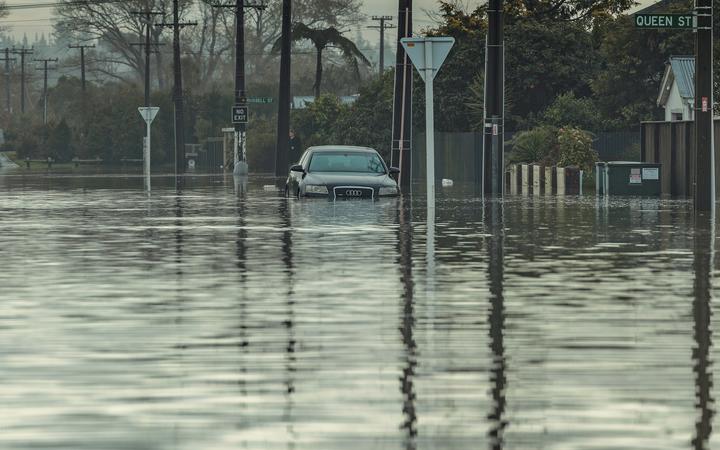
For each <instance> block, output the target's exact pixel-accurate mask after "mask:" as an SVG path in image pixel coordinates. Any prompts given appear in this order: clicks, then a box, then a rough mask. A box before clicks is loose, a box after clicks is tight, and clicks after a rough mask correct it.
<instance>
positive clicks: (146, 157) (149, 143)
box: [144, 112, 152, 193]
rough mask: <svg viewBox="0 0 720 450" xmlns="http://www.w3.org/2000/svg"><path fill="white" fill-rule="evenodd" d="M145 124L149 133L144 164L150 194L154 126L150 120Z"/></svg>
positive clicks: (146, 186)
mask: <svg viewBox="0 0 720 450" xmlns="http://www.w3.org/2000/svg"><path fill="white" fill-rule="evenodd" d="M146 114H149V112H146ZM145 124H146V127H147V132H146V137H145V155H144V156H145V164H144V167H145V190H146V191H147V192H148V193H150V187H151V186H150V155H151V153H150V149H151V145H152V144H151V143H152V141H151V140H150V129H151V127H152V124H151V123H150V121H148V120H146V121H145Z"/></svg>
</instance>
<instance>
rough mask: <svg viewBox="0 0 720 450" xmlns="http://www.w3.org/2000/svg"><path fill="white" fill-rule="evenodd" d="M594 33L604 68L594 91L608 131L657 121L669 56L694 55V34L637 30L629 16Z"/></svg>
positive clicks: (610, 22) (596, 81)
mask: <svg viewBox="0 0 720 450" xmlns="http://www.w3.org/2000/svg"><path fill="white" fill-rule="evenodd" d="M680 8H681V10H682V8H683V7H680ZM594 34H595V39H596V40H597V41H599V42H600V45H599V56H600V58H601V60H602V61H604V64H603V66H602V67H601V68H600V69H599V70H598V72H597V73H596V74H595V76H594V79H593V81H592V90H593V93H594V98H595V99H596V100H597V105H598V108H599V110H600V113H601V115H602V116H603V117H604V118H605V119H606V123H607V125H608V127H607V128H608V129H624V130H630V129H637V126H638V124H639V123H640V122H641V121H644V120H655V119H660V118H661V117H662V111H661V110H660V109H659V108H658V107H657V104H656V101H657V96H658V91H659V90H660V82H661V81H662V76H663V73H664V71H665V63H666V62H667V61H668V58H669V57H670V56H671V55H686V54H692V53H693V41H692V39H693V34H692V33H679V32H677V31H675V30H667V31H666V30H637V29H636V28H635V24H634V23H633V20H632V16H620V17H617V18H610V19H607V20H606V21H604V22H603V23H601V24H599V25H598V27H597V28H596V30H595V31H594Z"/></svg>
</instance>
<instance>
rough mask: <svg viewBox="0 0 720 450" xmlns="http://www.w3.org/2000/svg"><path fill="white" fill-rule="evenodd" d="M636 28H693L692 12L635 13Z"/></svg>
mask: <svg viewBox="0 0 720 450" xmlns="http://www.w3.org/2000/svg"><path fill="white" fill-rule="evenodd" d="M635 27H636V28H682V29H688V30H691V29H693V28H695V16H694V15H693V14H635Z"/></svg>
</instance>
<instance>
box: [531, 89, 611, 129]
mask: <svg viewBox="0 0 720 450" xmlns="http://www.w3.org/2000/svg"><path fill="white" fill-rule="evenodd" d="M541 122H542V123H544V124H547V125H552V126H555V127H566V126H570V127H575V128H580V129H583V130H595V131H599V130H601V129H602V126H603V124H602V119H601V118H600V113H599V112H598V110H597V107H596V106H595V103H594V102H593V101H592V100H591V99H589V98H578V97H576V96H575V94H574V93H573V92H568V93H566V94H562V95H560V96H558V97H557V98H556V99H555V101H554V102H553V103H552V104H551V105H550V107H548V109H546V110H545V112H543V114H542V116H541Z"/></svg>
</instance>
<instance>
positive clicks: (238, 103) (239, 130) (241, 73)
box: [213, 0, 265, 175]
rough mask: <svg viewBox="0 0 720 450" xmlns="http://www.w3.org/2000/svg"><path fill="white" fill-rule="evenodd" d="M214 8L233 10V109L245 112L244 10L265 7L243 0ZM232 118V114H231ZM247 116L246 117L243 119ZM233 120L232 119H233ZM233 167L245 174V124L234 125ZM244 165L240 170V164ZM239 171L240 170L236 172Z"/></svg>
mask: <svg viewBox="0 0 720 450" xmlns="http://www.w3.org/2000/svg"><path fill="white" fill-rule="evenodd" d="M213 6H215V7H216V8H234V9H235V107H239V108H245V109H246V111H247V93H246V92H245V8H253V9H258V10H264V9H265V5H260V4H247V3H245V1H244V0H235V3H234V4H221V5H213ZM233 116H234V114H233ZM247 116H249V114H248V115H246V117H245V119H248V118H249V117H247ZM233 119H234V117H233ZM235 122H236V121H235V120H233V125H234V126H235V144H234V147H235V148H234V151H233V155H234V160H233V162H234V165H233V168H234V169H233V173H235V174H236V175H240V174H242V175H246V174H247V133H246V131H247V122H244V123H235ZM241 161H242V162H243V163H244V164H245V165H244V167H243V168H240V162H241ZM238 169H240V170H238Z"/></svg>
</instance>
